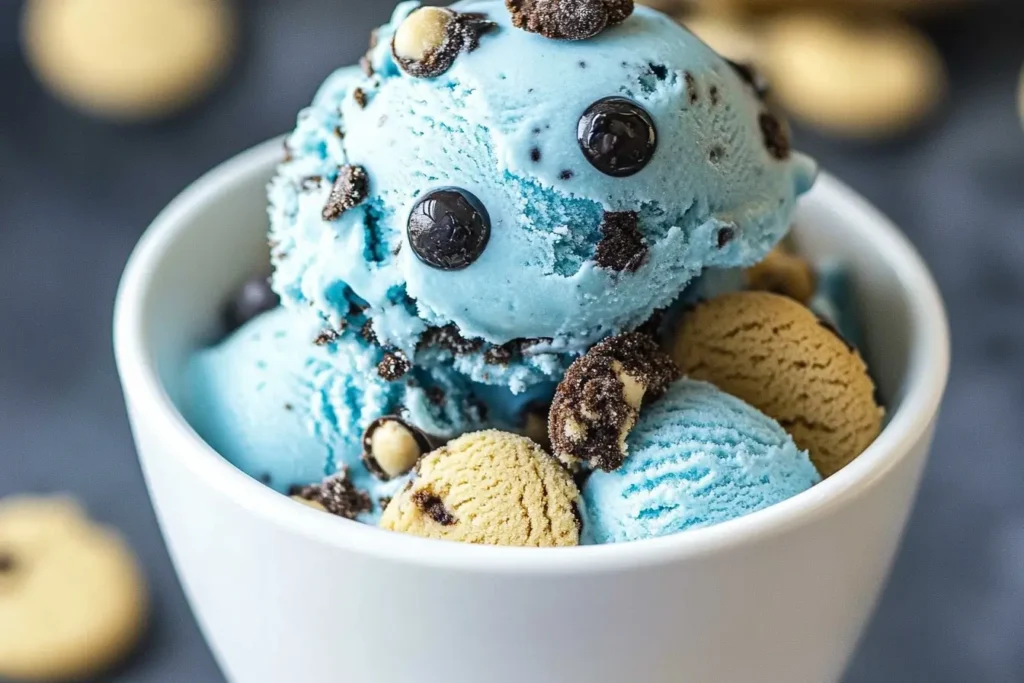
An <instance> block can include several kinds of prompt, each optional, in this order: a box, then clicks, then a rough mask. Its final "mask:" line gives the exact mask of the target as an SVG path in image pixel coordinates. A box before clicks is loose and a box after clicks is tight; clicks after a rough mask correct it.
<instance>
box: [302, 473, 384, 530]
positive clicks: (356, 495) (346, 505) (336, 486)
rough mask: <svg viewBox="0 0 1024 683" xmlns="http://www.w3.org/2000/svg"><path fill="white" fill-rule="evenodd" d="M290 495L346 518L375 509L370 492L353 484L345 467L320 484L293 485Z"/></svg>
mask: <svg viewBox="0 0 1024 683" xmlns="http://www.w3.org/2000/svg"><path fill="white" fill-rule="evenodd" d="M289 495H292V496H298V497H299V498H303V499H305V500H309V501H312V502H314V503H319V504H320V505H322V506H323V508H324V509H325V510H327V512H330V513H331V514H332V515H338V516H339V517H344V518H346V519H355V518H356V517H358V516H359V515H361V514H362V513H364V512H370V511H371V510H372V509H373V502H372V501H371V500H370V496H369V494H368V493H366V491H363V490H362V489H359V488H356V487H355V486H353V485H352V482H351V481H350V480H349V476H348V470H347V469H344V468H343V469H342V470H341V471H340V472H339V473H338V474H336V475H334V476H332V477H328V478H327V479H324V480H323V481H322V482H321V483H319V484H312V485H310V486H293V487H292V489H291V491H290V492H289Z"/></svg>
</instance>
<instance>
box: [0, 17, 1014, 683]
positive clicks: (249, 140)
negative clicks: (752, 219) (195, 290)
mask: <svg viewBox="0 0 1024 683" xmlns="http://www.w3.org/2000/svg"><path fill="white" fill-rule="evenodd" d="M389 4H390V3H386V2H383V1H379V2H378V1H375V0H348V1H347V2H346V1H345V0H287V1H279V2H277V1H273V0H261V1H257V0H247V2H246V3H245V10H246V12H245V23H246V39H245V45H244V51H243V56H242V58H241V59H240V60H239V62H238V63H237V64H236V67H235V68H234V71H233V73H232V74H231V76H230V78H229V79H228V81H227V83H226V84H225V85H224V87H222V88H221V89H220V90H219V91H218V92H217V93H216V94H215V95H213V96H212V97H211V98H210V99H208V100H207V101H205V102H204V103H202V104H201V105H200V106H197V107H196V108H194V109H193V110H192V111H190V112H188V113H187V114H185V115H184V116H180V117H178V118H175V119H174V120H172V121H167V122H164V123H161V124H159V125H146V126H138V127H133V128H118V127H114V126H112V125H109V124H105V123H102V122H97V121H93V120H89V119H87V118H83V117H81V116H78V115H76V114H74V113H72V112H69V111H68V110H66V109H64V108H63V107H62V106H60V105H59V104H57V103H55V102H53V101H52V100H51V99H49V98H48V97H47V96H46V95H45V94H44V93H43V92H41V91H40V90H39V88H38V86H37V85H36V84H35V82H34V81H33V80H32V79H31V77H30V76H29V74H28V72H27V70H26V69H25V66H24V64H23V62H22V60H21V57H20V55H19V53H18V50H17V46H16V42H15V37H14V36H15V25H16V17H17V12H18V5H19V3H18V2H14V1H12V0H0V495H4V494H8V493H13V492H20V491H40V492H42V491H72V492H74V493H76V494H77V495H79V496H80V497H81V498H82V499H83V500H84V502H85V503H86V504H87V505H88V507H89V508H90V510H91V511H92V512H93V513H94V514H95V515H96V516H97V517H99V518H100V519H102V520H104V521H106V522H109V523H112V524H114V525H116V526H118V527H119V528H121V529H122V530H123V531H124V532H125V534H127V536H128V537H129V539H130V541H131V543H132V544H133V545H134V547H135V548H136V549H137V550H138V552H139V553H140V555H141V559H142V562H143V563H144V565H145V567H146V570H147V572H148V575H149V578H150V580H151V582H152V586H153V596H154V602H155V610H154V618H153V627H152V629H151V632H150V634H149V636H148V637H147V642H146V644H145V646H144V647H143V648H142V649H141V650H140V651H139V653H138V654H137V655H136V656H135V657H134V658H133V659H132V660H131V661H130V662H129V663H128V664H127V665H126V666H125V667H123V668H122V669H121V670H120V671H119V672H115V673H114V674H113V675H112V676H110V677H109V678H107V679H105V680H113V681H138V682H140V683H141V682H145V683H156V682H164V683H172V682H174V683H177V682H181V681H192V682H196V683H206V682H210V683H216V682H219V681H222V678H221V677H220V674H219V673H218V672H217V669H216V666H215V664H214V662H213V660H212V658H211V656H210V654H209V653H208V651H207V649H206V646H205V645H204V644H203V641H202V639H201V637H200V635H199V633H198V631H197V630H196V627H195V625H194V623H193V621H192V618H191V615H190V613H189V610H188V607H187V605H186V604H185V601H184V598H183V597H182V595H181V592H180V589H179V587H178V585H177V582H176V580H175V577H174V575H173V572H172V570H171V567H170V564H169V562H168V558H167V555H166V552H165V550H164V547H163V544H162V542H161V540H160V537H159V534H158V531H157V527H156V523H155V520H154V518H153V515H152V513H151V511H150V508H149V505H148V501H147V499H146V494H145V491H144V490H143V484H142V479H141V475H140V472H139V469H138V466H137V464H136V460H135V455H134V452H133V448H132V444H131V440H130V436H129V433H128V425H127V421H126V418H125V413H124V408H123V404H122V401H121V396H120V393H119V389H118V384H117V379H116V376H115V372H114V363H113V357H112V352H111V340H110V319H111V307H112V302H113V297H114V291H115V287H116V284H117V280H118V276H119V274H120V271H121V268H122V266H123V264H124V262H125V260H126V259H127V257H128V254H129V251H130V249H131V248H132V246H133V244H134V243H135V241H136V240H137V239H138V237H139V235H140V233H141V232H142V230H143V229H144V227H145V226H146V224H147V223H148V222H149V220H150V219H151V218H152V217H153V216H154V215H155V214H156V212H157V211H158V210H159V209H160V208H161V207H162V206H163V205H164V204H165V203H166V202H167V201H168V200H169V199H171V198H172V197H173V196H174V195H175V194H176V193H177V192H178V191H179V190H180V189H181V188H183V187H184V186H185V185H186V184H187V183H188V182H189V181H190V180H192V179H193V178H195V177H196V176H198V175H199V174H200V173H201V172H202V171H204V170H206V169H207V168H209V167H211V166H212V165H214V164H216V163H217V162H219V161H221V160H223V159H225V158H227V157H228V156H230V155H232V154H234V153H235V152H238V151H240V150H242V149H244V148H246V147H248V146H250V145H253V144H255V143H257V142H260V141H261V140H264V139H266V138H268V137H270V136H273V135H276V134H278V133H280V132H283V131H285V130H287V129H289V128H290V127H291V125H292V123H293V121H294V116H295V113H296V111H297V110H298V109H299V108H300V107H301V106H302V105H304V104H305V103H306V102H308V100H309V99H310V97H311V96H312V93H313V91H314V89H315V87H316V85H317V84H318V82H319V81H320V80H321V79H322V78H323V77H324V76H325V75H326V74H327V73H329V71H330V70H331V69H332V68H333V67H335V66H338V65H341V64H344V63H348V62H351V61H352V60H354V59H355V58H356V57H357V56H358V55H359V54H360V53H361V52H362V51H363V49H364V46H365V43H366V37H367V34H368V31H369V29H370V27H371V26H372V25H374V24H375V23H378V22H380V21H381V20H383V19H385V18H386V15H387V14H388V12H389ZM976 6H980V7H984V8H987V10H988V11H986V12H979V13H973V14H971V13H968V14H966V15H958V16H954V17H951V18H942V19H937V20H932V21H931V22H930V24H929V29H930V30H931V31H932V32H933V34H934V35H935V36H936V37H937V38H938V40H939V42H940V45H941V46H942V48H943V52H944V54H945V55H946V57H947V59H948V61H949V64H950V69H951V74H952V92H951V96H950V98H949V102H948V104H947V107H946V108H945V110H944V111H943V112H942V113H941V115H940V116H938V117H937V118H936V120H935V121H934V122H933V123H932V124H931V125H929V126H928V127H926V128H924V129H923V130H921V131H919V132H918V133H916V134H914V135H913V136H912V137H910V138H907V139H904V140H900V141H898V142H895V143H887V144H885V145H855V144H850V143H839V142H835V141H829V140H827V139H825V138H822V137H819V136H816V135H813V134H811V133H809V132H806V131H800V134H799V135H798V139H797V142H798V144H799V146H800V147H802V148H803V149H805V150H807V151H809V152H811V153H812V154H814V155H816V156H817V157H818V159H819V160H820V161H821V162H822V164H823V166H824V167H825V168H827V169H829V170H831V171H832V172H833V173H836V174H837V175H839V176H840V177H842V178H844V179H845V180H847V181H848V182H849V183H851V184H852V185H853V186H854V187H855V188H857V189H858V190H860V191H861V192H863V193H864V194H865V195H867V197H869V198H870V199H871V200H872V201H874V202H875V203H876V204H878V205H879V206H880V207H881V208H882V209H883V210H885V211H886V212H887V213H888V214H889V215H891V216H892V217H893V218H894V219H895V220H896V222H897V223H898V224H900V225H901V226H903V227H904V228H905V230H906V231H907V233H908V234H909V236H910V238H911V240H912V241H913V242H914V243H915V244H916V245H917V246H918V247H919V248H920V250H921V251H922V253H923V254H924V256H925V258H926V260H927V261H928V262H929V263H930V264H931V265H932V266H933V268H934V270H935V273H936V276H937V278H938V280H939V284H940V286H941V288H942V290H943V293H944V295H945V296H946V300H947V302H948V304H949V310H950V315H951V318H952V324H953V336H954V356H955V359H954V367H953V375H952V381H951V384H950V389H949V394H948V398H947V400H946V404H945V413H944V418H943V421H942V424H941V426H940V428H939V434H938V441H937V445H936V448H935V453H934V459H933V461H932V464H931V466H930V468H929V470H928V472H927V475H926V478H925V482H924V488H923V490H922V493H921V498H920V501H919V504H918V506H917V508H916V511H915V513H914V516H913V519H912V521H911V525H910V530H909V533H908V535H907V538H906V542H905V544H904V547H903V551H902V553H901V555H900V557H899V560H898V562H897V565H896V568H895V572H894V575H893V578H892V581H891V584H890V586H889V588H888V590H887V592H886V593H885V597H884V599H883V601H882V604H881V605H880V608H879V610H878V613H877V615H876V617H875V618H874V620H873V622H872V625H871V628H870V630H869V632H868V634H867V637H866V639H865V641H864V643H863V646H862V647H861V649H860V651H859V653H858V655H857V657H856V659H855V661H854V663H853V665H852V668H851V670H850V673H849V675H848V676H847V678H846V680H847V681H848V683H883V682H884V683H889V682H900V683H902V682H909V681H929V682H930V683H946V682H949V683H963V682H967V681H970V682H971V683H1005V682H1011V681H1024V382H1022V379H1024V309H1022V304H1024V268H1022V266H1024V131H1022V129H1021V126H1020V122H1019V120H1018V117H1017V114H1016V110H1015V88H1016V82H1017V75H1018V73H1019V69H1020V67H1021V63H1022V62H1024V3H1021V2H1020V1H1019V0H1008V1H1007V2H1005V3H997V2H989V3H985V2H979V3H977V4H976ZM813 570H814V569H813V567H809V568H808V571H813ZM581 654H582V653H581ZM794 656H799V655H798V654H794Z"/></svg>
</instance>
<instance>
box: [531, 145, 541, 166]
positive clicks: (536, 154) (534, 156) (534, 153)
mask: <svg viewBox="0 0 1024 683" xmlns="http://www.w3.org/2000/svg"><path fill="white" fill-rule="evenodd" d="M540 158H541V155H540V148H539V147H533V148H532V149H530V161H532V162H533V163H537V162H538V161H540Z"/></svg>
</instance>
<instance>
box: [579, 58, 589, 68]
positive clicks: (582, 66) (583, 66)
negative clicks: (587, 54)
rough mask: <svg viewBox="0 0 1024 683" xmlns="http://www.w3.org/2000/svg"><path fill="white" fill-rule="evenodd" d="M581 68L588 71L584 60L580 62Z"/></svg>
mask: <svg viewBox="0 0 1024 683" xmlns="http://www.w3.org/2000/svg"><path fill="white" fill-rule="evenodd" d="M580 68H581V69H586V68H587V63H586V62H584V61H583V60H582V59H581V60H580Z"/></svg>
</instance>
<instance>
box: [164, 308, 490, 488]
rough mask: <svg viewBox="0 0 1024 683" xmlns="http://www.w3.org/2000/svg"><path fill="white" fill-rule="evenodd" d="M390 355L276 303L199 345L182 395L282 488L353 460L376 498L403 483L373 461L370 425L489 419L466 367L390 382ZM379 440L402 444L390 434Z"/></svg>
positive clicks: (431, 427) (233, 451) (223, 442)
mask: <svg viewBox="0 0 1024 683" xmlns="http://www.w3.org/2000/svg"><path fill="white" fill-rule="evenodd" d="M314 340H318V341H319V342H320V344H317V343H316V342H315V341H314ZM383 357H384V352H383V351H382V350H381V349H379V348H377V347H375V346H373V345H371V344H368V343H366V342H365V341H363V340H361V339H360V338H359V337H357V336H355V335H344V336H341V337H334V336H333V335H325V334H323V332H322V330H321V328H320V327H319V325H318V324H317V321H316V319H315V317H312V318H311V317H310V316H308V315H300V314H298V313H292V312H289V311H287V310H285V309H276V310H274V311H271V312H269V313H265V314H263V315H261V316H260V317H258V318H256V319H254V320H252V321H251V322H249V323H247V324H246V325H245V326H243V327H242V328H241V329H239V330H238V331H237V332H235V333H233V334H232V335H231V336H229V337H228V338H227V339H225V340H224V341H222V342H220V343H219V344H217V345H216V346H214V347H212V348H210V349H206V350H203V351H200V352H199V353H198V354H196V356H195V357H194V358H193V359H192V361H191V363H190V365H189V368H188V371H187V377H186V388H185V396H184V400H183V401H182V403H183V407H184V410H185V413H186V415H187V417H188V418H189V420H190V422H191V424H192V425H193V427H194V428H195V429H196V431H197V432H199V434H200V435H201V436H202V437H203V438H204V439H205V440H206V441H207V443H209V444H210V445H211V446H212V447H213V448H214V449H216V450H217V451H218V452H219V453H220V454H221V455H223V456H224V457H225V458H227V459H228V460H229V461H230V462H232V463H233V464H234V465H235V466H236V467H238V468H239V469H241V470H243V471H244V472H246V473H247V474H249V475H250V476H252V477H254V478H256V479H260V480H261V481H264V482H265V483H267V484H268V485H270V486H272V487H273V488H275V489H277V490H278V491H281V492H287V491H289V490H290V489H291V487H293V486H296V485H306V484H312V483H316V482H320V480H321V479H323V478H324V477H326V476H332V475H334V474H336V473H337V472H338V471H339V470H341V469H342V468H347V472H348V476H349V479H350V480H351V483H352V484H353V485H354V486H355V487H357V488H359V489H361V490H365V491H368V492H369V493H370V494H371V496H372V497H373V499H374V500H375V501H376V500H377V499H378V498H380V497H384V496H390V495H391V494H392V493H393V492H394V489H395V488H397V487H398V486H400V484H397V483H394V482H393V481H385V480H388V479H391V478H392V477H391V476H380V471H376V470H375V471H374V472H371V471H370V469H368V468H367V466H366V465H365V464H364V457H366V454H365V453H364V451H365V446H364V437H365V436H366V434H365V432H366V430H367V427H369V426H370V425H371V424H372V423H374V422H375V421H376V420H378V419H379V418H381V417H383V416H399V417H401V419H402V420H403V423H405V424H408V425H410V427H411V428H415V429H416V430H417V433H416V436H417V437H418V436H419V434H421V433H425V434H431V435H436V436H438V437H442V440H443V439H446V438H450V437H452V436H455V435H457V434H461V433H463V432H466V431H471V430H474V429H480V428H481V427H482V426H483V424H484V423H483V416H482V412H483V411H482V410H481V407H480V406H479V405H478V402H477V399H476V397H475V396H474V395H473V394H472V390H471V387H470V386H469V382H467V381H466V380H465V379H464V378H463V377H462V376H461V375H459V374H458V373H455V372H452V371H451V370H445V368H443V367H440V366H439V367H434V368H415V369H413V370H411V371H410V372H408V373H407V374H406V375H405V376H404V377H402V378H401V379H399V380H397V381H393V382H389V381H387V380H386V379H384V378H383V377H382V376H381V374H380V371H379V368H378V366H379V364H380V362H381V360H382V359H383ZM381 436H383V435H381ZM371 437H372V435H371ZM370 441H371V446H372V445H373V444H372V442H373V439H372V438H371V440H370ZM377 446H378V447H379V448H380V449H382V452H383V450H384V449H389V448H390V449H393V448H395V446H393V445H391V444H388V443H386V440H384V439H378V443H377ZM424 450H429V449H424ZM372 451H373V449H372V448H371V455H372ZM390 455H392V454H391V453H390V452H389V454H388V456H384V455H381V456H380V457H381V458H382V459H384V460H387V463H388V464H387V466H388V468H390V470H391V471H390V473H389V475H394V474H398V472H397V471H396V468H401V467H403V465H402V464H401V463H398V462H397V461H396V460H395V459H391V458H389V456H390ZM408 464H409V465H411V463H408Z"/></svg>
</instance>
